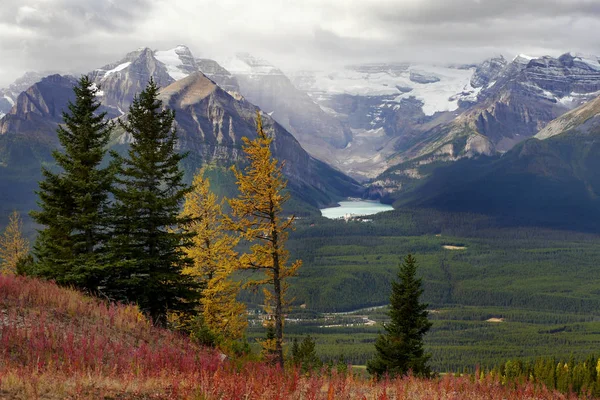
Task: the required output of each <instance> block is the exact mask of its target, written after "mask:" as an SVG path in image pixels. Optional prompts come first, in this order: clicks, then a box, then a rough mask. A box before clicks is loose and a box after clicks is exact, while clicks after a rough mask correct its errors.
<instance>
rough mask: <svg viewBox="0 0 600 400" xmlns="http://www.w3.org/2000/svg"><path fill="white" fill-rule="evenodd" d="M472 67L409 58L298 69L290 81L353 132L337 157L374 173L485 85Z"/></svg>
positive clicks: (360, 173)
mask: <svg viewBox="0 0 600 400" xmlns="http://www.w3.org/2000/svg"><path fill="white" fill-rule="evenodd" d="M474 72H475V68H474V67H445V66H430V65H419V64H409V63H396V64H387V63H383V64H366V65H354V66H348V67H346V68H343V69H340V70H337V71H300V72H296V73H294V74H293V75H292V81H293V82H294V84H295V85H296V86H297V87H298V88H300V89H301V90H304V91H306V92H307V93H308V94H309V95H310V97H311V98H312V99H313V101H315V102H316V103H317V104H319V106H320V107H321V108H322V109H323V110H324V111H325V112H327V113H328V114H329V115H331V116H333V117H335V118H336V119H338V120H339V121H341V122H342V123H344V124H345V125H346V126H348V127H349V128H350V130H351V132H352V135H351V138H350V140H349V143H348V145H347V146H346V148H344V149H342V150H340V151H338V152H337V153H338V154H337V156H338V158H339V159H340V160H341V164H342V165H343V167H344V169H342V171H346V172H347V173H351V174H352V175H353V176H355V177H357V178H361V177H362V178H363V179H365V178H373V177H375V176H377V175H378V174H379V173H381V172H383V171H384V170H385V169H386V168H387V167H389V165H388V161H387V160H388V158H389V157H390V156H392V155H393V154H395V153H396V152H397V151H398V149H402V148H407V147H410V143H411V142H412V141H414V139H415V137H416V136H419V135H420V134H421V133H422V132H424V131H426V130H428V129H430V128H431V127H432V126H435V125H437V124H440V123H443V122H447V120H448V119H449V118H452V117H453V116H454V113H455V112H456V111H457V110H459V108H460V107H461V105H462V104H463V103H467V102H469V101H475V100H476V98H477V94H478V93H479V91H480V90H481V88H476V87H473V86H472V85H471V82H470V81H471V77H472V76H473V74H474Z"/></svg>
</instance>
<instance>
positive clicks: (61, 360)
mask: <svg viewBox="0 0 600 400" xmlns="http://www.w3.org/2000/svg"><path fill="white" fill-rule="evenodd" d="M0 397H1V398H22V399H36V398H43V399H64V398H73V399H97V398H107V399H108V398H111V399H115V398H118V399H177V398H182V399H188V398H189V399H315V400H316V399H328V400H330V399H381V400H383V399H448V400H449V399H457V400H458V399H508V400H512V399H573V398H575V396H564V395H561V394H559V393H557V392H550V391H548V390H546V389H545V388H543V387H539V386H534V385H531V384H529V385H523V386H518V387H516V388H509V387H506V386H503V385H501V384H500V383H499V382H498V381H497V380H494V379H492V378H491V377H489V376H488V377H486V378H485V379H483V380H477V381H472V380H471V378H469V377H460V378H456V377H452V376H445V377H443V378H441V379H432V380H423V379H417V378H414V377H404V378H400V379H394V380H384V381H382V382H374V381H368V380H364V379H361V378H358V377H355V376H352V375H351V374H347V375H340V374H336V373H333V374H326V373H324V372H323V373H320V374H313V375H312V376H305V375H302V374H301V373H300V372H299V371H297V370H294V369H291V370H286V371H285V372H282V371H281V370H279V369H277V368H274V367H271V366H269V365H266V364H264V363H253V362H248V363H245V364H244V365H243V367H241V368H239V367H236V366H235V365H234V363H228V362H226V361H225V362H222V361H221V360H220V358H219V354H218V353H217V352H215V351H212V350H208V349H204V348H200V347H198V346H196V345H195V344H193V343H192V342H191V341H189V340H188V339H187V338H186V337H183V336H181V335H178V334H175V333H172V332H169V331H167V330H163V329H158V328H154V327H152V326H151V325H150V324H149V323H148V321H147V320H146V319H145V318H144V317H143V316H142V315H141V314H140V313H139V311H138V310H137V309H136V308H135V307H132V306H124V305H114V304H110V305H107V304H106V303H104V302H102V301H100V300H97V299H93V298H89V297H85V296H83V295H81V294H79V293H77V292H75V291H73V290H66V289H62V288H59V287H57V286H56V285H54V284H51V283H46V282H41V281H38V280H34V279H28V278H18V277H11V276H0Z"/></svg>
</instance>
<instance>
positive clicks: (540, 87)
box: [373, 53, 600, 195]
mask: <svg viewBox="0 0 600 400" xmlns="http://www.w3.org/2000/svg"><path fill="white" fill-rule="evenodd" d="M503 65H504V66H503ZM599 67H600V64H599V63H598V59H597V58H596V57H584V56H580V55H572V54H569V53H567V54H564V55H562V56H561V57H559V58H552V57H548V56H546V57H540V58H535V57H529V56H526V55H518V56H517V57H515V58H514V59H513V60H512V61H511V62H510V63H506V62H505V61H504V60H503V59H492V60H489V61H488V62H485V63H483V64H481V65H480V66H479V67H478V68H477V69H476V71H475V73H474V75H473V77H472V79H471V86H475V87H476V90H477V91H478V92H477V96H476V97H475V98H474V99H473V100H474V101H470V102H464V103H462V102H461V104H460V106H461V110H459V111H460V113H459V114H458V115H457V116H456V117H455V118H453V119H452V120H450V121H448V122H446V123H443V124H439V125H437V126H435V127H433V128H431V129H430V130H427V131H425V132H423V133H422V134H420V135H419V137H418V139H417V140H415V141H414V142H413V143H412V146H411V147H408V148H402V149H400V150H401V151H399V152H397V153H396V154H394V155H392V156H390V157H389V158H388V160H387V162H388V165H389V166H390V168H389V169H388V170H387V171H386V172H384V173H383V174H381V176H380V177H379V178H378V179H377V180H376V182H375V186H377V187H375V188H373V191H374V192H376V193H378V194H384V195H385V194H387V193H390V192H393V191H397V190H401V187H402V186H403V185H407V184H410V182H409V181H410V179H408V176H409V175H410V177H413V178H414V177H415V176H418V177H419V179H422V178H424V177H426V176H427V174H426V173H424V172H423V171H424V168H425V166H426V165H428V164H431V163H440V162H452V161H456V160H458V159H461V158H465V157H467V158H468V157H474V156H477V155H480V154H495V153H498V152H505V151H508V150H510V149H511V148H512V147H513V146H515V145H516V144H517V143H520V142H521V141H523V140H525V139H528V138H530V137H532V136H533V135H535V134H536V133H537V132H539V131H540V130H542V129H543V128H544V127H545V126H546V125H547V124H548V123H549V122H550V121H552V120H554V119H555V118H557V117H559V116H561V115H563V114H564V113H565V112H567V111H569V110H571V109H573V108H575V107H577V106H578V105H581V104H583V103H585V102H587V101H589V100H591V99H593V98H595V97H597V96H598V94H600V92H599V90H600V86H599V85H600V75H599ZM555 130H556V129H555Z"/></svg>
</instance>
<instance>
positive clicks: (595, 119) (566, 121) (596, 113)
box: [535, 97, 600, 140]
mask: <svg viewBox="0 0 600 400" xmlns="http://www.w3.org/2000/svg"><path fill="white" fill-rule="evenodd" d="M593 132H600V97H596V98H595V99H594V100H591V101H589V102H587V103H585V104H583V105H581V106H579V107H577V108H576V109H574V110H571V111H569V112H568V113H566V114H563V115H561V116H560V117H558V118H556V119H555V120H553V121H551V122H550V123H548V125H546V127H544V129H542V130H541V131H539V132H538V133H537V134H536V135H535V137H536V138H537V139H540V140H543V139H548V138H551V137H553V136H557V135H560V134H563V133H580V134H588V133H593Z"/></svg>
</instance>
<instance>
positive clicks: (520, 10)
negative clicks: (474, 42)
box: [365, 0, 600, 24]
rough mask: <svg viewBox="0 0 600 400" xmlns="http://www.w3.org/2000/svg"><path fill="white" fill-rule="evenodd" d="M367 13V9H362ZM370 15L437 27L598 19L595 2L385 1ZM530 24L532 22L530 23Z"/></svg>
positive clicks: (388, 19)
mask: <svg viewBox="0 0 600 400" xmlns="http://www.w3.org/2000/svg"><path fill="white" fill-rule="evenodd" d="M365 11H367V12H368V10H365ZM371 14H372V15H373V16H374V17H375V18H376V19H379V20H381V21H386V22H398V23H400V22H409V23H418V24H438V23H448V22H467V23H469V22H474V21H482V22H483V21H489V20H498V19H510V18H522V17H525V16H529V17H531V16H533V17H535V18H544V17H565V16H573V17H584V16H585V17H589V16H597V17H600V2H598V1H596V0H452V1H447V0H423V1H418V2H417V1H409V2H399V1H388V2H386V1H384V2H380V3H379V4H378V5H374V7H373V8H372V9H371ZM530 22H535V20H534V21H530Z"/></svg>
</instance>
